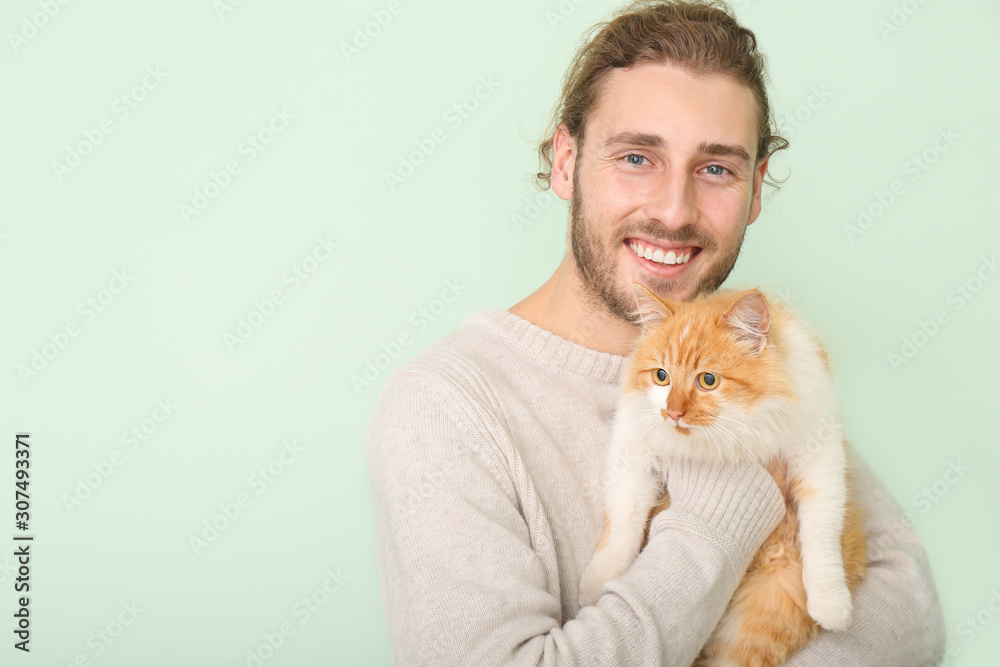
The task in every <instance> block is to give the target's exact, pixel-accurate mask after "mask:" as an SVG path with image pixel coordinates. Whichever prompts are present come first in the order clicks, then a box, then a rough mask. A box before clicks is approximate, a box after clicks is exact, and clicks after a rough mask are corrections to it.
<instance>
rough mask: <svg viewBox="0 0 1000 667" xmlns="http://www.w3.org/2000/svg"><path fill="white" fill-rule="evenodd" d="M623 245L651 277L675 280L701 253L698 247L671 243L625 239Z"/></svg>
mask: <svg viewBox="0 0 1000 667" xmlns="http://www.w3.org/2000/svg"><path fill="white" fill-rule="evenodd" d="M624 245H625V247H626V248H628V249H629V253H628V254H629V255H631V256H632V257H633V259H634V260H635V261H636V263H638V264H639V265H640V266H642V268H643V269H645V270H646V271H648V272H650V273H652V274H653V275H656V276H660V277H663V278H676V277H677V276H680V275H681V274H682V273H684V272H685V271H686V269H687V266H688V264H689V263H690V262H691V260H692V259H694V258H696V257H698V255H699V253H701V248H700V247H699V246H692V245H680V244H673V243H663V244H660V243H654V242H652V241H646V240H643V239H637V238H626V239H625V241H624Z"/></svg>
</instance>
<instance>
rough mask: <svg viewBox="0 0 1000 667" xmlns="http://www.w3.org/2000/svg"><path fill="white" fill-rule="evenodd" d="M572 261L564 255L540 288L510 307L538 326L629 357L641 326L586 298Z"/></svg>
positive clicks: (595, 348)
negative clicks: (615, 315) (623, 319)
mask: <svg viewBox="0 0 1000 667" xmlns="http://www.w3.org/2000/svg"><path fill="white" fill-rule="evenodd" d="M571 262H572V260H571V259H567V258H564V259H563V261H562V263H561V264H560V265H559V268H557V269H556V272H555V273H553V274H552V277H551V278H549V279H548V280H547V281H545V283H544V284H543V285H542V286H541V287H539V288H538V289H537V290H535V291H534V292H532V293H531V294H529V295H528V296H526V297H525V298H524V299H522V300H521V301H519V302H517V303H516V304H514V305H513V306H511V307H510V308H508V309H507V310H508V311H510V312H512V313H514V314H515V315H517V316H518V317H521V318H523V319H525V320H527V321H529V322H531V323H532V324H534V325H535V326H538V327H541V328H542V329H545V330H546V331H550V332H552V333H554V334H555V335H557V336H559V337H561V338H565V339H566V340H570V341H573V342H574V343H578V344H580V345H583V346H584V347H588V348H590V349H592V350H597V351H598V352H605V353H608V354H617V355H620V356H628V354H629V353H630V352H631V351H632V346H633V344H634V342H635V339H636V336H638V334H639V329H638V328H637V327H635V326H633V325H631V324H628V323H627V322H623V321H621V320H620V319H618V318H616V317H614V316H613V315H612V314H611V313H610V312H608V311H607V309H606V308H601V309H600V310H598V309H596V308H595V307H594V306H592V305H591V303H589V302H588V301H587V299H586V295H585V292H584V288H583V283H582V282H581V280H580V278H579V276H578V275H577V274H576V272H575V270H574V267H573V265H572V263H571Z"/></svg>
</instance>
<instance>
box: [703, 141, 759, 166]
mask: <svg viewBox="0 0 1000 667" xmlns="http://www.w3.org/2000/svg"><path fill="white" fill-rule="evenodd" d="M698 152H699V153H708V154H709V155H717V156H719V157H732V158H736V159H737V160H741V161H742V162H743V163H744V164H750V154H749V153H747V149H745V148H743V146H740V145H739V144H710V143H708V142H707V141H703V142H701V143H700V144H698Z"/></svg>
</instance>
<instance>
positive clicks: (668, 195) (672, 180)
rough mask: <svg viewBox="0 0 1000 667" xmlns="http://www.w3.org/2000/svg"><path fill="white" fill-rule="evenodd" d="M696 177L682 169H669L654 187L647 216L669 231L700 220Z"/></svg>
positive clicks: (648, 204)
mask: <svg viewBox="0 0 1000 667" xmlns="http://www.w3.org/2000/svg"><path fill="white" fill-rule="evenodd" d="M694 189H695V182H694V177H693V176H692V175H691V174H689V173H687V172H686V171H685V170H683V169H680V168H673V167H672V168H669V169H667V170H666V171H664V173H663V175H662V176H661V177H660V178H659V179H658V182H657V183H656V184H655V185H654V189H653V191H652V192H651V194H650V198H649V201H648V203H647V207H646V208H647V211H646V212H647V214H648V216H649V217H650V218H653V219H655V220H659V221H660V223H661V224H663V226H665V227H666V228H667V229H671V230H675V231H676V230H678V229H681V228H682V227H685V226H687V225H692V224H694V223H695V222H696V220H697V218H698V207H697V201H696V198H695V191H694Z"/></svg>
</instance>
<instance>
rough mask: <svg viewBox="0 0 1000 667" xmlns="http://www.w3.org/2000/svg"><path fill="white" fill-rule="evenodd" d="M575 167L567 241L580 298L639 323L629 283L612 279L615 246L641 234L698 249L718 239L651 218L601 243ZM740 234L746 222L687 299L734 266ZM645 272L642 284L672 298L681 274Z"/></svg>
mask: <svg viewBox="0 0 1000 667" xmlns="http://www.w3.org/2000/svg"><path fill="white" fill-rule="evenodd" d="M578 173H579V169H574V170H573V198H572V200H571V202H570V246H571V247H572V248H573V257H574V258H575V259H576V266H577V270H578V271H579V273H580V276H581V278H582V279H583V286H584V298H585V299H586V301H587V303H588V304H589V305H590V306H591V307H592V309H594V310H597V311H598V312H600V311H602V310H605V311H608V312H610V313H611V314H612V315H613V316H614V317H616V318H618V319H620V320H622V321H624V322H628V323H630V324H636V325H637V324H639V321H638V319H637V318H634V317H629V313H631V312H633V311H634V310H635V307H636V302H635V297H634V296H633V294H632V289H631V285H629V286H627V287H626V288H625V289H623V288H622V287H620V286H619V285H618V283H617V282H616V280H617V277H618V276H617V273H616V269H617V268H618V252H619V250H620V248H621V246H622V244H623V242H624V241H625V239H626V238H629V237H631V236H635V235H637V234H640V235H644V236H646V237H648V238H650V239H655V240H658V241H666V242H670V243H684V244H688V245H693V246H699V247H700V248H701V249H702V252H710V251H714V250H716V248H718V246H719V243H718V242H717V241H716V240H715V238H713V237H712V236H709V235H707V234H704V233H702V232H701V231H699V230H697V229H696V228H695V227H694V226H692V225H687V226H685V227H682V228H680V229H679V230H677V231H676V232H668V231H665V230H664V229H663V227H662V226H661V225H658V224H657V223H655V222H653V221H652V220H642V221H636V222H632V223H627V224H626V225H624V226H623V227H622V228H621V229H619V230H618V231H617V232H616V234H615V236H614V237H612V238H611V239H610V245H609V246H608V247H607V248H605V247H603V245H602V242H601V239H600V238H598V236H597V234H596V233H595V232H594V230H593V229H592V228H591V226H590V224H589V222H588V219H587V213H588V212H587V211H586V210H585V206H584V196H583V192H582V191H581V189H580V182H579V180H578V178H577V174H578ZM745 234H746V225H744V226H743V229H742V230H741V232H740V236H739V239H738V240H737V241H736V243H735V244H733V246H732V247H731V248H730V249H729V250H727V251H725V252H724V253H723V254H722V256H721V257H719V258H718V259H717V260H716V262H715V264H713V265H712V266H710V267H709V269H708V272H707V273H706V274H705V276H704V277H703V278H702V279H701V281H700V282H699V283H698V286H697V289H695V291H694V293H693V294H691V295H690V297H689V298H690V299H693V298H695V297H696V296H699V295H701V294H710V293H712V292H714V291H715V290H716V289H718V288H719V286H720V285H722V283H724V282H725V281H726V278H728V277H729V274H730V272H731V271H732V270H733V267H734V266H736V258H737V257H738V256H739V254H740V247H741V246H742V245H743V237H744V236H745ZM644 278H645V281H644V283H643V287H646V288H647V289H649V290H650V291H652V292H653V293H654V294H657V295H659V296H661V297H664V298H674V297H673V296H672V295H673V294H674V292H676V291H677V290H678V289H680V288H681V287H682V285H683V284H684V279H671V278H660V277H657V276H652V275H647V276H644Z"/></svg>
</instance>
